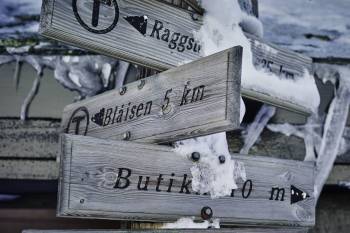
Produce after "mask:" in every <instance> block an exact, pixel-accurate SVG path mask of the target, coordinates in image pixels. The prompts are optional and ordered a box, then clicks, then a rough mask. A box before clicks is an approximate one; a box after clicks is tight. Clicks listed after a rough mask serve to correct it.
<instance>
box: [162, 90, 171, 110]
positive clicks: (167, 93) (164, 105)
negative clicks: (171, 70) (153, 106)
mask: <svg viewBox="0 0 350 233" xmlns="http://www.w3.org/2000/svg"><path fill="white" fill-rule="evenodd" d="M172 91H173V89H169V90H167V91H166V93H165V97H164V104H163V106H162V109H163V111H164V110H165V109H167V108H168V106H169V103H170V98H169V96H168V95H169V94H170V93H171V92H172Z"/></svg>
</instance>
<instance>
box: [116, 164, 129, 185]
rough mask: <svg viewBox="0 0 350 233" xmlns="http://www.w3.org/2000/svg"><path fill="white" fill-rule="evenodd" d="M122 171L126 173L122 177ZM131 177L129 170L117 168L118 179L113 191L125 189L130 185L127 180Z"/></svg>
mask: <svg viewBox="0 0 350 233" xmlns="http://www.w3.org/2000/svg"><path fill="white" fill-rule="evenodd" d="M124 171H125V172H126V175H125V176H123V173H124ZM130 176H131V170H130V169H128V168H119V172H118V178H117V181H116V183H115V185H114V188H115V189H126V188H127V187H129V185H130V180H129V179H128V178H129V177H130ZM122 181H124V182H123V184H122Z"/></svg>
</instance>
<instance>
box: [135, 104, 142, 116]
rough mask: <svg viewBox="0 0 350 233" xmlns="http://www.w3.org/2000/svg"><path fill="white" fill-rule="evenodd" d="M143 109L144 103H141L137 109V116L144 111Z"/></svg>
mask: <svg viewBox="0 0 350 233" xmlns="http://www.w3.org/2000/svg"><path fill="white" fill-rule="evenodd" d="M142 110H143V104H140V105H139V106H138V107H137V111H136V116H137V117H140V116H141V115H142V113H140V112H141V111H142Z"/></svg>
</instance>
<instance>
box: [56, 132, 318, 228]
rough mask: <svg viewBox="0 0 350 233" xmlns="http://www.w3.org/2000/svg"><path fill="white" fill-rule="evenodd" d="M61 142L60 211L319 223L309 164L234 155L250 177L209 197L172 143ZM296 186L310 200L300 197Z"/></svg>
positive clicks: (167, 218)
mask: <svg viewBox="0 0 350 233" xmlns="http://www.w3.org/2000/svg"><path fill="white" fill-rule="evenodd" d="M61 142H62V164H61V168H60V171H61V174H60V187H59V206H58V216H65V217H78V218H102V219H105V218H106V219H123V220H126V219H128V220H135V221H142V220H145V221H155V222H169V221H170V222H171V221H176V220H177V219H178V218H180V217H186V216H187V217H190V216H195V217H196V218H197V219H198V220H199V219H200V216H201V215H200V213H201V210H202V209H203V207H206V206H208V207H210V208H211V209H212V211H213V217H214V218H219V219H220V221H221V223H222V224H249V225H251V224H252V225H259V224H269V225H276V226H278V225H288V226H313V225H314V215H315V200H314V198H313V178H314V165H313V164H312V163H305V162H297V161H289V160H278V159H270V158H265V157H251V156H234V157H233V159H234V160H236V161H239V162H241V163H243V164H244V167H245V169H246V173H247V180H246V181H243V180H238V181H237V182H238V189H237V190H235V191H234V192H233V195H232V196H230V197H225V198H219V199H211V198H210V197H209V196H208V195H198V194H196V193H194V192H193V191H192V189H191V185H190V179H191V172H190V168H191V167H193V166H195V164H194V163H193V162H192V161H191V160H190V159H188V158H186V156H180V155H177V154H175V153H174V152H173V150H172V149H171V148H170V147H164V146H155V145H149V144H138V143H132V142H123V141H111V140H100V139H95V138H90V137H84V136H73V135H63V136H62V138H61ZM160 175H162V176H161V178H162V179H163V180H161V181H159V176H160ZM123 177H124V178H126V179H124V178H123ZM140 177H141V178H140ZM146 177H149V181H148V185H147V186H146V189H147V191H146V190H145V189H143V188H145V185H146V184H145V183H146ZM170 179H173V182H170ZM140 180H141V182H140V183H138V182H139V181H140ZM142 180H143V181H142ZM169 187H171V188H169ZM186 187H187V188H186ZM296 188H297V189H296ZM169 190H170V191H169ZM297 190H301V191H302V192H305V193H304V194H302V195H303V196H304V195H305V197H306V198H305V199H302V200H301V199H300V200H298V201H295V198H296V196H295V195H299V197H300V195H301V193H298V194H297V193H295V192H298V191H297ZM168 191H169V192H168ZM307 194H308V195H309V196H308V195H307Z"/></svg>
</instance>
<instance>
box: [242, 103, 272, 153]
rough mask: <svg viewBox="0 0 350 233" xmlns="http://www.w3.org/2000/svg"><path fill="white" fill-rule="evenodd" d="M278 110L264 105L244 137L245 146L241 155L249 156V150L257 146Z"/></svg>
mask: <svg viewBox="0 0 350 233" xmlns="http://www.w3.org/2000/svg"><path fill="white" fill-rule="evenodd" d="M275 113H276V108H275V107H272V106H268V105H266V104H264V105H263V106H262V107H261V109H260V111H259V113H258V114H257V115H256V117H255V120H254V122H253V123H252V124H250V125H249V126H248V129H247V133H246V135H245V136H244V146H243V148H242V149H241V151H240V153H241V154H248V153H249V150H250V149H251V148H252V146H253V145H254V144H255V142H256V141H257V140H258V138H259V137H260V135H261V133H262V131H263V130H264V128H265V126H266V125H267V123H268V122H269V121H270V119H271V118H272V117H273V116H274V115H275Z"/></svg>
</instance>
